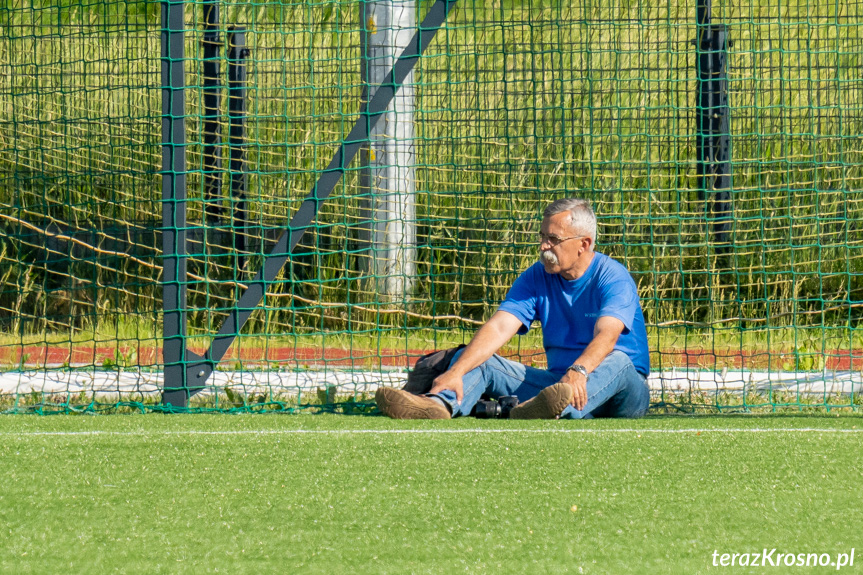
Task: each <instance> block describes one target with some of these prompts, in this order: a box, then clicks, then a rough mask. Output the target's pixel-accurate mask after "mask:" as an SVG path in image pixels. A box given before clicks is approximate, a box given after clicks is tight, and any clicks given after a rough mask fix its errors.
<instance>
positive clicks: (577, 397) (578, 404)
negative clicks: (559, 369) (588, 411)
mask: <svg viewBox="0 0 863 575" xmlns="http://www.w3.org/2000/svg"><path fill="white" fill-rule="evenodd" d="M560 381H561V382H563V383H568V384H569V385H570V386H572V390H573V393H572V406H573V407H574V408H576V409H577V410H579V411H581V410H582V409H584V406H585V405H587V378H586V377H584V376H583V375H581V374H580V373H578V372H577V371H575V370H572V369H570V370H569V371H567V372H566V373H565V374H564V375H563V377H562V378H560Z"/></svg>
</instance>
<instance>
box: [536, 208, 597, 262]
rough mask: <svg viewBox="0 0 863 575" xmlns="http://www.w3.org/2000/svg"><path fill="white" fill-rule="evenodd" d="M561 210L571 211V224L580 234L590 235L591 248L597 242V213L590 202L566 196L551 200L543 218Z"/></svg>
mask: <svg viewBox="0 0 863 575" xmlns="http://www.w3.org/2000/svg"><path fill="white" fill-rule="evenodd" d="M561 212H569V215H570V217H571V219H570V226H571V227H572V229H573V230H575V231H576V232H577V233H579V234H584V235H586V236H588V237H589V238H590V239H591V240H593V241H592V242H591V249H592V248H593V245H594V244H596V214H594V213H593V209H592V208H591V207H590V202H588V201H587V200H582V199H579V198H564V199H562V200H555V201H553V202H551V203H550V204H549V205H548V207H546V208H545V210H544V211H543V212H542V217H543V218H549V217H551V216H553V215H555V214H559V213H561Z"/></svg>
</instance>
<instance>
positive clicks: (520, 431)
mask: <svg viewBox="0 0 863 575" xmlns="http://www.w3.org/2000/svg"><path fill="white" fill-rule="evenodd" d="M505 433H508V434H573V433H574V434H589V435H606V434H609V435H610V434H624V433H625V434H635V435H641V434H644V433H651V434H676V435H679V434H691V433H701V434H703V433H834V434H859V433H863V429H824V428H818V427H783V428H778V427H777V428H761V427H751V428H744V427H741V428H734V427H714V428H711V427H702V428H686V429H637V428H621V429H590V428H582V429H263V430H251V429H246V430H222V431H205V430H165V431H6V432H0V437H40V436H49V437H53V436H59V437H93V436H108V437H117V436H120V437H123V436H129V437H145V436H146V437H152V436H182V435H484V434H505Z"/></svg>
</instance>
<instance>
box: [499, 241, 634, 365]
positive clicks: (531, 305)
mask: <svg viewBox="0 0 863 575" xmlns="http://www.w3.org/2000/svg"><path fill="white" fill-rule="evenodd" d="M500 309H502V310H503V311H506V312H509V313H511V314H512V315H514V316H515V317H517V318H518V319H519V320H521V323H523V324H524V325H523V326H522V327H521V328H520V329H519V330H518V333H519V334H521V335H524V334H526V333H527V332H528V330H529V329H530V324H531V323H532V322H533V321H535V320H539V323H540V324H542V340H543V346H544V347H545V355H546V357H547V359H548V369H549V370H550V371H556V372H563V371H565V370H566V368H567V367H569V366H570V365H572V364H573V363H575V360H576V359H578V357H579V356H580V355H581V353H582V352H583V351H584V349H585V348H586V347H587V345H588V344H589V343H590V342H591V340H593V328H594V326H595V325H596V321H597V320H598V319H599V318H600V317H603V316H611V317H616V318H617V319H619V320H620V321H622V322H623V325H624V329H623V332H622V333H621V334H620V337H619V338H618V339H617V344H615V346H614V349H616V350H619V351H622V352H623V353H625V354H626V355H628V356H629V358H630V359H631V360H632V363H633V365H634V366H635V369H636V370H637V371H638V373H640V374H642V375H647V374H648V373H650V353H649V351H648V348H647V330H646V329H645V327H644V315H643V314H642V313H641V304H640V303H639V301H638V290H637V289H636V287H635V282H634V281H633V280H632V277H631V276H630V275H629V272H628V271H627V270H626V268H625V267H623V266H622V265H621V264H620V263H618V262H616V261H614V260H613V259H611V258H610V257H608V256H606V255H604V254H600V253H595V254H594V256H593V261H591V262H590V266H588V268H587V271H586V272H585V273H584V275H582V276H581V277H580V278H578V279H576V280H567V279H564V278H563V277H562V276H561V275H560V274H550V273H547V272H546V271H545V267H544V266H543V265H542V263H541V262H536V263H535V264H534V265H532V266H531V267H529V268H528V269H527V270H525V272H524V273H523V274H521V275H520V276H519V277H518V279H517V280H515V283H513V284H512V287H511V288H510V290H509V293H508V294H507V295H506V300H504V302H503V303H502V304H501V306H500Z"/></svg>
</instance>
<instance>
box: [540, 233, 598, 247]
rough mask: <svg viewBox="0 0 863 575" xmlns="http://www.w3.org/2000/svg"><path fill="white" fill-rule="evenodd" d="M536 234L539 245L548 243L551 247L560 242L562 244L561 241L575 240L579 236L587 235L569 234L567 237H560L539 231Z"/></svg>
mask: <svg viewBox="0 0 863 575" xmlns="http://www.w3.org/2000/svg"><path fill="white" fill-rule="evenodd" d="M537 236H538V238H539V243H540V245H542V244H549V245H550V246H552V247H554V246H559V245H560V244H562V243H563V242H565V241H568V240H577V239H579V238H584V237H587V236H570V237H568V238H561V237H558V236H555V235H553V234H544V233H542V232H539V233H538V234H537Z"/></svg>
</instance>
